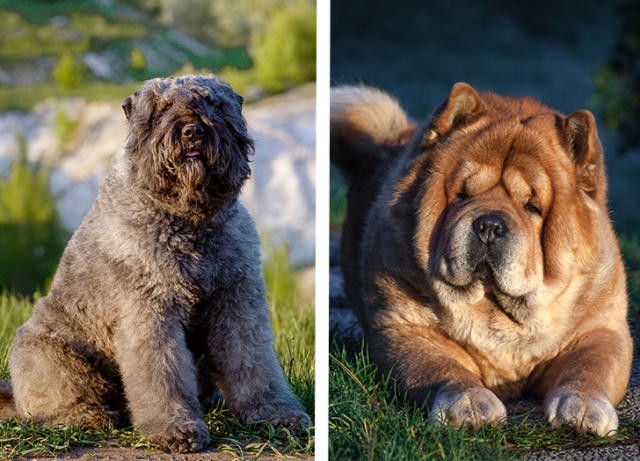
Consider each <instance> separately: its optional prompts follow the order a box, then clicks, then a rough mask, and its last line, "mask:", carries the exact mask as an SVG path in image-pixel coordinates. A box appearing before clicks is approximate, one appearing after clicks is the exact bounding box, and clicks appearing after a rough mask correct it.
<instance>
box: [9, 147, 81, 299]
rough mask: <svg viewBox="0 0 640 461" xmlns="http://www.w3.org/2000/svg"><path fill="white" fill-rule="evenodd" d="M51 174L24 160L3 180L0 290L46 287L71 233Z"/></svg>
mask: <svg viewBox="0 0 640 461" xmlns="http://www.w3.org/2000/svg"><path fill="white" fill-rule="evenodd" d="M49 177H50V175H49V171H48V170H47V169H45V168H38V167H33V166H31V165H29V163H28V162H27V160H26V158H25V156H24V155H23V156H21V157H20V158H19V159H18V160H15V161H14V162H13V163H12V164H11V168H10V171H9V175H8V176H7V177H5V178H2V177H0V286H1V287H4V288H8V289H11V290H14V291H16V292H19V293H23V294H31V293H33V292H34V291H36V290H38V289H42V288H43V287H44V286H45V283H46V281H47V279H48V278H49V277H50V276H51V274H52V273H53V271H54V270H55V267H56V265H57V263H58V259H59V258H60V255H61V254H62V250H63V249H64V245H65V243H66V241H67V239H68V238H69V233H68V231H66V230H65V229H64V227H63V226H62V224H61V222H60V218H59V216H58V213H57V210H56V204H55V200H54V198H53V196H52V195H51V193H50V192H49Z"/></svg>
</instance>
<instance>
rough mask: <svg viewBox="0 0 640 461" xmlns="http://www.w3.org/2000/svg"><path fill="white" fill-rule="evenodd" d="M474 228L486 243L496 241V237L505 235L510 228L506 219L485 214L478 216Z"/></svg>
mask: <svg viewBox="0 0 640 461" xmlns="http://www.w3.org/2000/svg"><path fill="white" fill-rule="evenodd" d="M472 227H473V230H474V231H475V233H476V235H477V236H478V238H479V239H480V241H481V242H482V243H484V244H485V245H490V244H492V243H494V242H495V241H496V239H498V238H501V237H504V236H505V235H506V234H507V233H508V232H509V228H508V227H507V223H506V222H504V219H502V218H499V217H498V216H495V215H490V214H483V215H482V216H479V217H477V218H476V219H475V220H474V221H473V224H472Z"/></svg>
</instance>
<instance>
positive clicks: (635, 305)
mask: <svg viewBox="0 0 640 461" xmlns="http://www.w3.org/2000/svg"><path fill="white" fill-rule="evenodd" d="M618 241H619V242H620V251H621V253H622V259H623V260H624V265H625V269H626V271H627V287H628V289H629V302H630V310H631V312H633V313H635V314H636V315H640V237H638V235H634V236H631V237H630V236H626V235H622V236H621V237H620V238H619V239H618Z"/></svg>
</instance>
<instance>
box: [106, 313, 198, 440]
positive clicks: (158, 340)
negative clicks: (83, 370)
mask: <svg viewBox="0 0 640 461" xmlns="http://www.w3.org/2000/svg"><path fill="white" fill-rule="evenodd" d="M114 343H115V344H116V347H117V350H116V359H117V361H118V365H119V367H120V372H121V374H122V381H123V384H124V390H125V394H126V397H127V402H128V405H129V410H130V411H131V417H132V420H133V423H134V425H135V426H136V427H137V428H138V430H139V431H140V432H141V433H142V434H143V435H145V436H146V437H147V438H148V439H149V440H150V441H151V442H153V443H155V444H157V445H159V446H161V447H162V448H163V449H165V450H169V451H172V452H189V451H198V450H200V449H202V448H203V447H204V446H206V445H207V444H208V443H209V432H208V430H207V426H206V424H205V423H204V421H203V419H202V413H201V411H200V406H199V403H198V388H197V379H196V368H195V365H194V361H193V357H192V355H191V352H190V351H189V349H188V348H187V346H186V343H185V337H184V331H183V329H182V325H181V323H180V322H179V321H178V319H171V318H167V316H164V315H159V314H157V313H155V312H149V311H148V312H145V319H144V322H142V321H136V317H135V316H134V315H129V316H127V317H125V318H124V319H123V322H122V324H121V325H120V327H119V329H118V331H117V332H116V338H115V341H114Z"/></svg>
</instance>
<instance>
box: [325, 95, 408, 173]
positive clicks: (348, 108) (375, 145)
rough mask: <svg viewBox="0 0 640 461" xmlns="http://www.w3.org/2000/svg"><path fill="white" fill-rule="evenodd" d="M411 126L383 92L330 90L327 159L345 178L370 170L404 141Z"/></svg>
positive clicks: (398, 107) (403, 113) (388, 156)
mask: <svg viewBox="0 0 640 461" xmlns="http://www.w3.org/2000/svg"><path fill="white" fill-rule="evenodd" d="M414 129H415V125H413V124H412V123H410V122H409V121H408V120H407V115H406V114H405V112H404V111H403V110H402V108H401V107H400V105H399V104H398V101H396V100H395V99H394V98H392V97H391V96H390V95H388V94H387V93H385V92H383V91H380V90H377V89H374V88H370V87H366V86H338V87H334V88H332V89H331V162H332V163H333V164H334V165H336V166H337V167H338V168H339V169H340V171H341V172H342V173H343V174H344V175H345V176H346V177H347V179H348V180H352V179H353V178H355V177H358V176H361V175H366V174H370V173H372V172H373V171H374V170H375V169H376V168H377V167H378V166H379V165H380V164H381V163H384V162H385V161H387V160H388V159H389V158H390V157H391V156H393V155H395V153H396V152H398V150H399V148H400V147H402V146H403V145H404V144H406V143H407V141H408V140H409V138H410V136H411V134H412V133H413V130H414Z"/></svg>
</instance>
